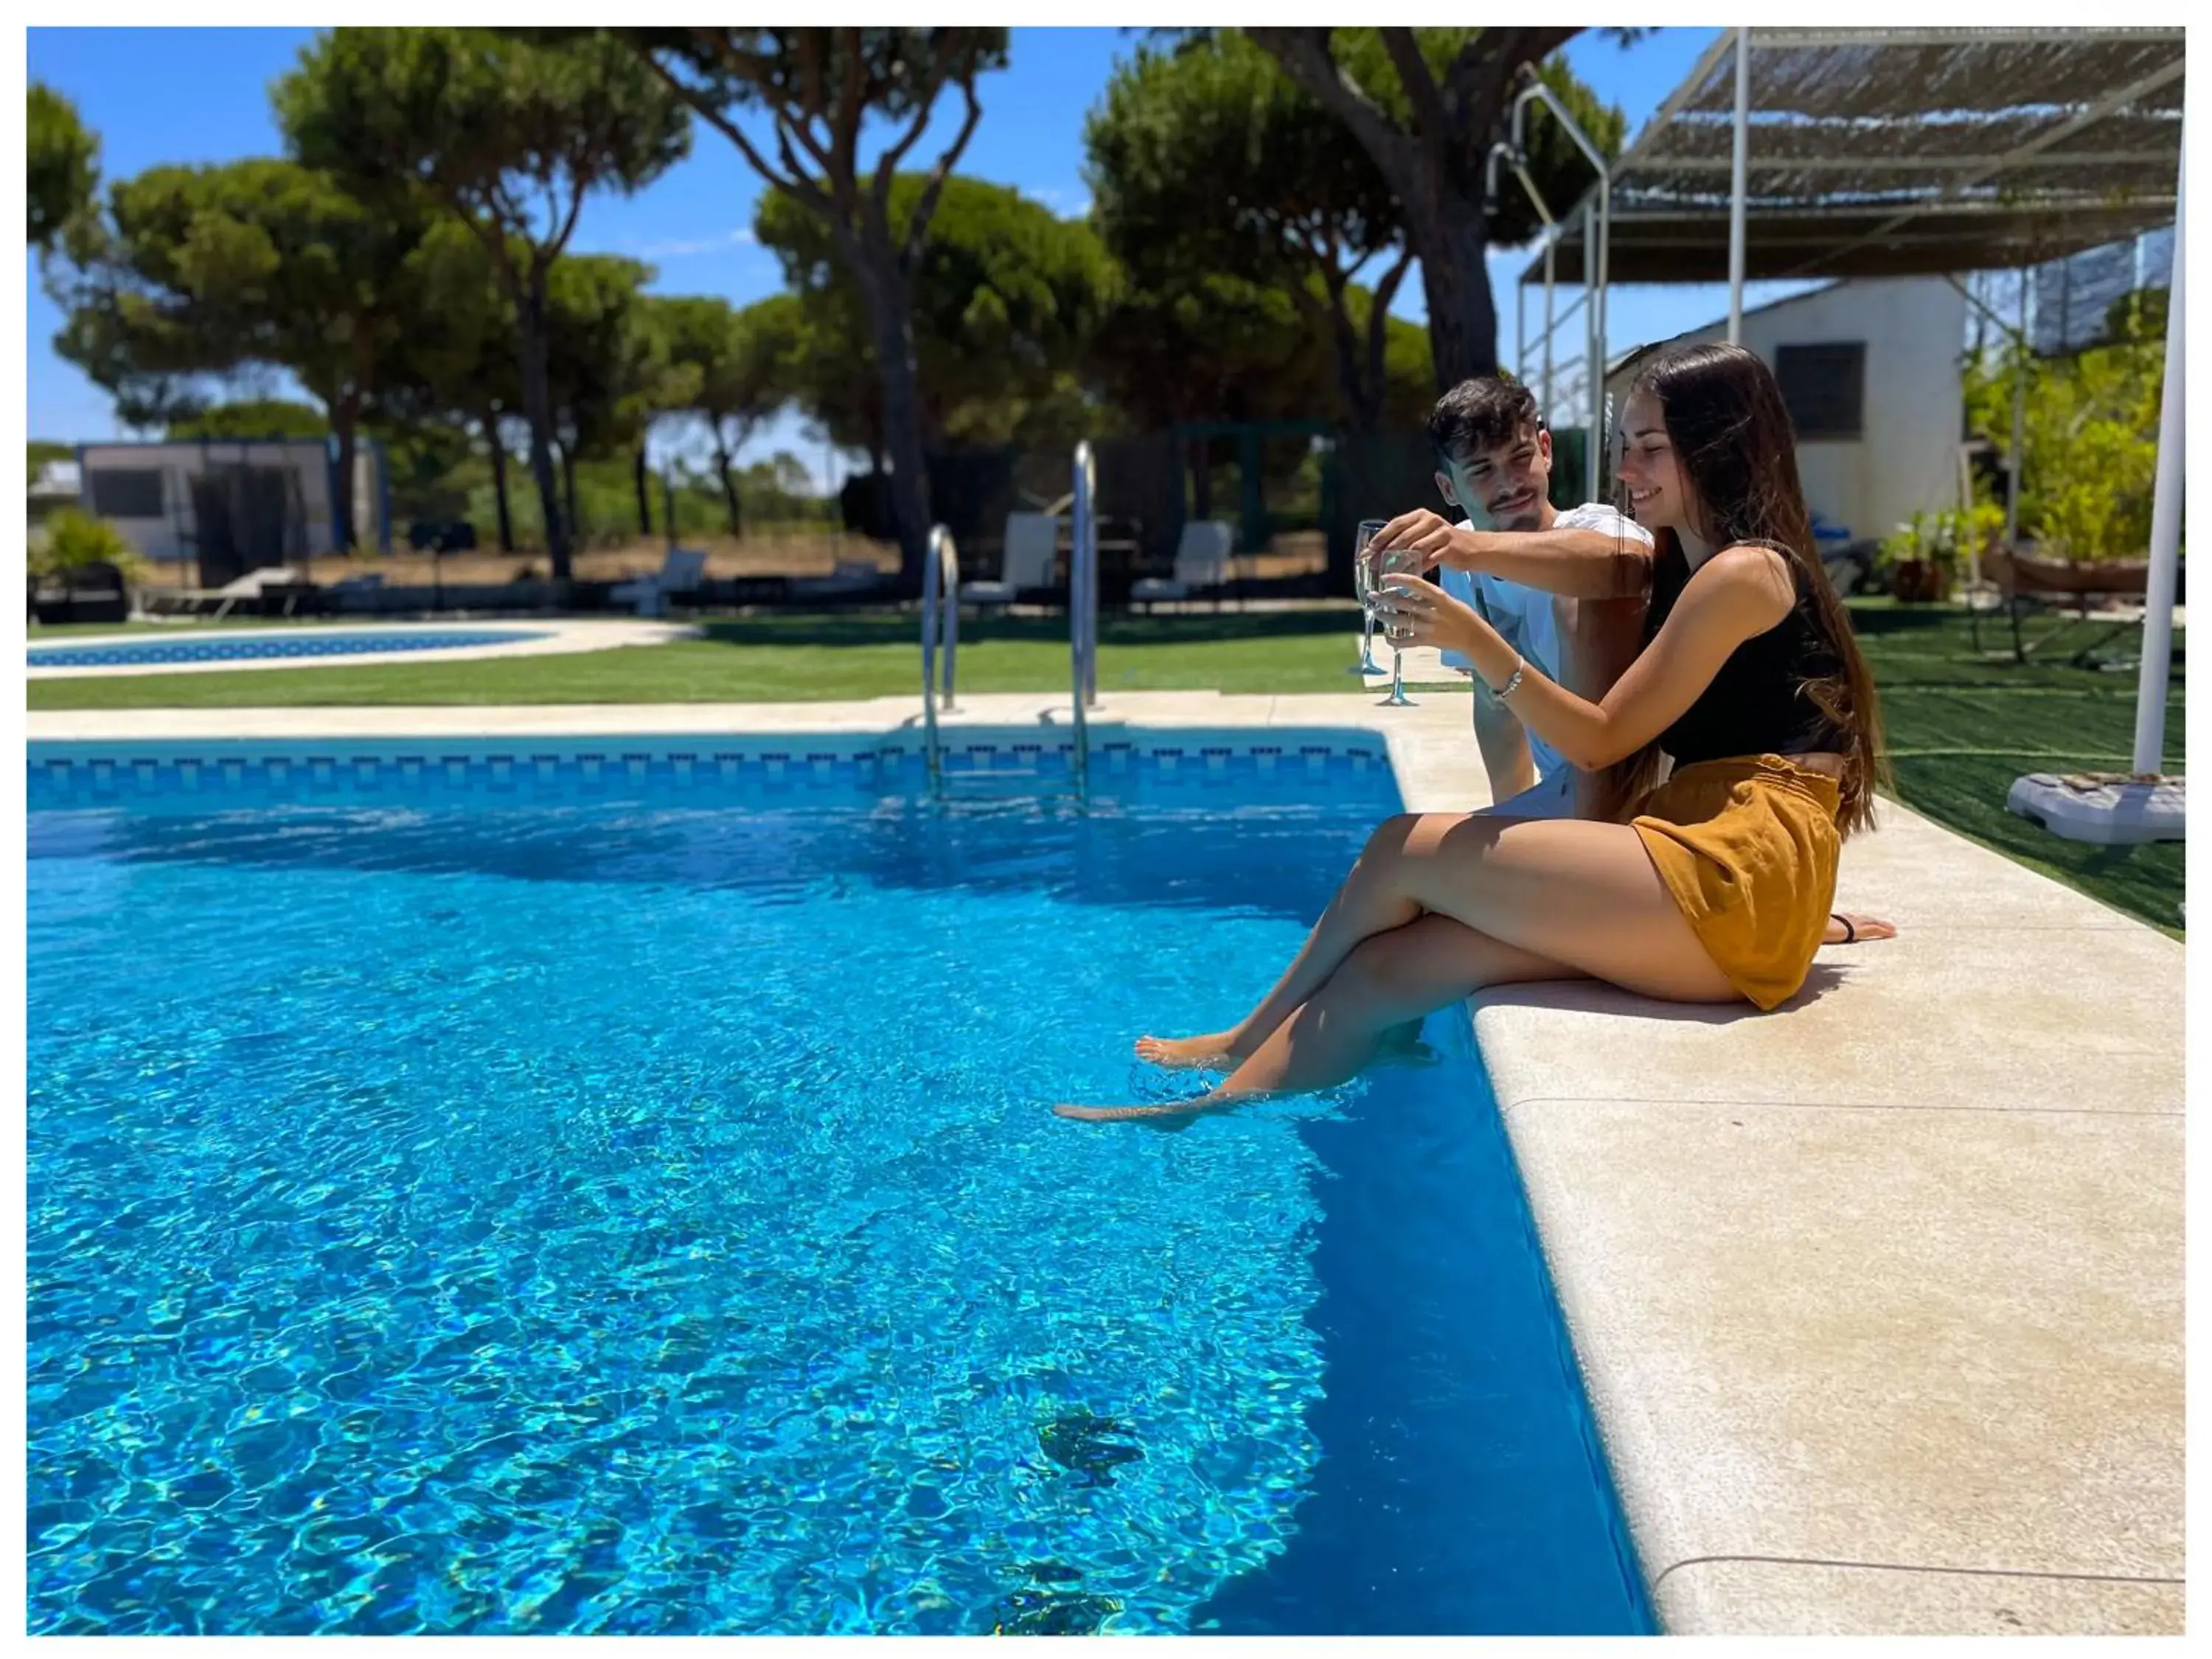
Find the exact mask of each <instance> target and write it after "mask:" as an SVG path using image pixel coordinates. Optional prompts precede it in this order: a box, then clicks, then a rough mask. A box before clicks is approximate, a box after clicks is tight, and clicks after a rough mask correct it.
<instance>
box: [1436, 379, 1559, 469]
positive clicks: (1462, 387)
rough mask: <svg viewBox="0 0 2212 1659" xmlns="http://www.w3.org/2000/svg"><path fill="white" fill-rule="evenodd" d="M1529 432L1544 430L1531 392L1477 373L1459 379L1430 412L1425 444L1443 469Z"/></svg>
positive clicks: (1516, 383)
mask: <svg viewBox="0 0 2212 1659" xmlns="http://www.w3.org/2000/svg"><path fill="white" fill-rule="evenodd" d="M1531 428H1534V430H1536V431H1539V432H1541V431H1542V430H1543V428H1544V417H1543V416H1542V414H1541V412H1539V410H1537V408H1536V395H1535V393H1534V392H1531V391H1529V390H1528V387H1527V386H1522V384H1521V383H1520V382H1519V381H1518V380H1507V379H1505V378H1504V376H1503V375H1498V374H1478V375H1476V376H1474V379H1472V380H1462V381H1461V382H1460V383H1459V384H1458V385H1457V386H1454V387H1453V388H1452V389H1451V390H1450V391H1449V392H1445V393H1444V395H1443V397H1441V398H1437V406H1436V407H1435V408H1434V409H1433V410H1430V411H1429V442H1430V443H1431V444H1432V445H1434V446H1435V447H1436V452H1437V461H1438V463H1439V464H1440V465H1443V466H1444V467H1446V468H1449V467H1451V466H1453V465H1456V464H1457V463H1459V462H1461V461H1464V460H1468V459H1472V458H1473V457H1474V456H1476V455H1479V454H1480V453H1482V452H1483V451H1484V450H1486V449H1495V448H1497V447H1498V446H1499V445H1501V444H1510V443H1511V442H1512V441H1514V440H1515V439H1516V438H1517V437H1519V436H1520V435H1522V433H1523V432H1526V431H1528V430H1530V429H1531Z"/></svg>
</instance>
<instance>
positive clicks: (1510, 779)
mask: <svg viewBox="0 0 2212 1659" xmlns="http://www.w3.org/2000/svg"><path fill="white" fill-rule="evenodd" d="M1474 744H1475V747H1476V748H1478V749H1480V750H1482V769H1483V770H1484V771H1486V772H1487V773H1488V774H1489V775H1490V801H1491V805H1493V806H1494V805H1497V804H1498V802H1499V801H1503V800H1510V799H1513V797H1514V796H1516V795H1517V794H1519V793H1521V792H1522V790H1523V789H1529V788H1533V787H1535V782H1536V763H1535V760H1534V757H1532V756H1531V755H1530V754H1529V752H1528V731H1527V729H1526V728H1525V727H1523V726H1522V724H1521V722H1520V720H1518V719H1517V718H1516V717H1515V715H1514V713H1513V711H1512V710H1511V709H1510V708H1507V707H1506V706H1505V705H1504V703H1502V702H1498V699H1497V698H1496V697H1494V696H1492V695H1491V690H1490V688H1489V687H1488V686H1486V685H1485V684H1483V683H1482V677H1481V676H1480V675H1479V674H1478V675H1476V676H1474Z"/></svg>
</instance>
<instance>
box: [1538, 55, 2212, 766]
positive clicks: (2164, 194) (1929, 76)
mask: <svg viewBox="0 0 2212 1659" xmlns="http://www.w3.org/2000/svg"><path fill="white" fill-rule="evenodd" d="M1754 53H1757V54H1760V55H1761V62H1762V64H1764V65H1765V66H1766V68H1765V70H1764V71H1763V74H1762V76H1761V78H1762V81H1763V82H1764V84H1765V88H1766V93H1767V97H1766V100H1765V103H1764V104H1763V105H1761V106H1759V108H1758V110H1757V114H1758V115H1759V117H1761V118H1760V119H1754V106H1753V96H1752V90H1753V54H1754ZM2185 68H2186V60H2185V55H2184V36H2183V31H2182V30H2180V29H2178V28H1995V29H1987V28H1929V29H1873V28H1862V29H1850V28H1840V29H1793V28H1739V29H1731V30H1729V31H1726V32H1724V33H1723V34H1722V35H1721V36H1720V37H1719V38H1718V39H1717V40H1715V41H1714V42H1713V44H1712V46H1711V47H1710V48H1708V49H1707V51H1706V52H1705V54H1704V56H1703V57H1701V58H1699V61H1698V63H1697V64H1696V66H1695V67H1694V68H1693V69H1692V70H1691V72H1690V74H1689V76H1688V77H1687V78H1686V79H1685V80H1684V81H1683V82H1682V83H1681V84H1680V86H1678V87H1677V88H1675V89H1674V92H1673V93H1672V94H1669V95H1668V98H1667V100H1666V101H1665V102H1664V103H1663V104H1662V105H1661V106H1660V108H1659V111H1658V112H1657V114H1656V115H1655V116H1653V118H1651V120H1650V123H1649V124H1648V125H1646V126H1645V127H1644V131H1642V132H1641V133H1639V134H1638V137H1637V139H1636V142H1635V143H1633V144H1632V145H1631V146H1630V147H1629V149H1627V151H1626V153H1625V154H1623V155H1621V156H1620V159H1619V160H1618V161H1615V162H1614V163H1613V167H1612V169H1611V171H1610V173H1609V174H1604V175H1601V188H1602V190H1603V191H1604V195H1605V204H1606V207H1607V210H1608V211H1607V222H1606V224H1605V226H1604V228H1603V229H1602V230H1601V231H1599V230H1596V229H1595V228H1594V227H1593V228H1590V229H1588V230H1585V231H1583V234H1580V235H1577V216H1578V214H1582V213H1585V212H1586V210H1587V209H1588V208H1589V205H1590V203H1591V200H1592V197H1593V196H1594V195H1595V189H1594V190H1593V191H1592V192H1591V193H1590V194H1589V195H1586V196H1585V197H1584V198H1583V202H1582V203H1580V204H1577V209H1576V210H1571V211H1570V212H1569V213H1568V214H1566V215H1565V216H1562V217H1560V218H1559V220H1557V221H1554V220H1553V218H1552V217H1551V216H1549V215H1548V214H1547V215H1546V216H1545V222H1546V227H1547V228H1546V234H1545V237H1544V242H1543V247H1542V249H1541V253H1540V254H1539V256H1538V257H1537V258H1535V259H1534V260H1532V261H1531V262H1530V264H1528V266H1527V267H1526V268H1525V269H1524V270H1522V275H1521V281H1520V283H1519V284H1518V285H1517V286H1518V287H1519V289H1521V291H1522V295H1523V299H1524V304H1525V295H1526V291H1527V289H1528V288H1530V287H1533V286H1534V285H1535V284H1537V283H1541V284H1542V285H1543V288H1544V290H1545V310H1546V314H1547V318H1548V317H1549V316H1550V314H1551V312H1552V307H1553V289H1554V287H1555V285H1556V284H1557V283H1559V282H1560V281H1563V280H1565V281H1574V282H1577V283H1583V284H1584V288H1585V295H1593V294H1595V295H1600V296H1601V295H1602V292H1603V290H1604V289H1605V288H1606V286H1607V284H1609V283H1615V282H1650V283H1686V282H1709V281H1711V280H1714V279H1715V278H1716V277H1717V276H1719V275H1720V270H1718V269H1717V266H1718V265H1719V256H1720V254H1721V252H1722V250H1723V246H1724V247H1725V250H1726V266H1725V270H1726V275H1727V279H1728V282H1729V322H1728V337H1729V339H1730V340H1731V341H1734V340H1735V339H1737V338H1738V337H1739V335H1740V334H1741V328H1742V319H1743V284H1744V282H1745V279H1746V277H1747V276H1754V277H1759V278H1790V277H1801V278H1802V277H1807V276H1834V277H1838V278H1841V277H1848V276H1953V277H1955V275H1956V273H1958V272H1960V271H1961V270H2000V269H2013V268H2025V267H2028V266H2033V265H2037V264H2044V263H2045V262H2047V261H2049V260H2051V259H2056V258H2063V257H2064V256H2066V255H2068V254H2071V253H2076V252H2081V251H2083V250H2084V249H2087V248H2093V247H2099V246H2105V245H2106V244H2108V243H2111V242H2114V241H2118V240H2123V239H2124V238H2126V237H2128V236H2130V235H2135V234H2142V232H2145V231H2148V230H2154V229H2157V228H2160V227H2162V226H2164V225H2165V224H2166V223H2167V222H2169V221H2170V222H2172V225H2173V229H2174V239H2173V269H2172V289H2171V294H2172V297H2171V299H2170V301H2168V309H2167V319H2166V386H2165V396H2164V402H2163V405H2162V408H2161V410H2160V426H2159V441H2158V470H2157V476H2156V481H2155V483H2154V487H2153V511H2152V523H2151V545H2150V573H2149V580H2148V593H2147V595H2146V600H2145V627H2144V640H2143V653H2142V675H2141V678H2140V680H2139V682H2138V685H2137V693H2136V748H2135V754H2134V763H2135V770H2136V773H2137V774H2138V775H2152V774H2155V773H2156V772H2157V770H2158V768H2159V765H2160V762H2161V760H2162V758H2163V752H2164V751H2163V743H2164V734H2165V717H2166V678H2167V673H2168V671H2169V669H2170V667H2171V663H2172V607H2173V594H2174V590H2175V586H2176V577H2177V574H2178V568H2179V541H2180V518H2181V477H2182V467H2183V458H2182V453H2181V446H2182V437H2183V424H2184V409H2185V398H2184V396H2183V390H2184V388H2183V384H2182V377H2183V365H2184V359H2185V338H2186V337H2185V316H2184V313H2185V307H2184V295H2183V293H2182V269H2183V238H2184V221H2185V212H2184V202H2183V195H2182V185H2183V180H2184V176H2185V168H2184V164H2183V159H2182V156H2183V92H2184V84H2183V83H2184V77H2185ZM1517 108H1518V106H1516V114H1517ZM1723 117H1724V118H1725V122H1724V126H1725V136H1726V140H1727V145H1728V152H1729V153H1728V155H1726V157H1725V158H1724V159H1723V157H1722V156H1721V155H1720V153H1719V150H1720V140H1721V138H1722V137H1723ZM1723 167H1725V168H1726V169H1727V172H1728V174H1729V189H1728V191H1727V193H1726V194H1725V195H1724V196H1723V195H1722V194H1720V193H1719V192H1718V191H1717V190H1715V189H1713V188H1712V187H1711V184H1710V183H1709V182H1708V181H1711V180H1714V179H1716V178H1717V174H1718V173H1720V171H1721V170H1722V169H1723ZM1754 221H1755V222H1756V223H1757V226H1758V231H1759V240H1758V243H1757V246H1756V247H1754V246H1753V243H1752V239H1751V236H1750V234H1749V232H1750V229H1751V226H1752V223H1753V222H1754ZM1584 222H1585V223H1587V219H1585V220H1584ZM1723 224H1725V225H1726V227H1727V228H1726V231H1725V232H1724V233H1723V230H1722V226H1723ZM1723 235H1724V236H1725V241H1724V242H1723ZM1586 273H1589V274H1588V275H1587V276H1586ZM1595 304H1596V306H1597V307H1599V312H1600V314H1602V307H1603V301H1602V298H1601V297H1599V298H1597V299H1596V300H1595ZM1545 345H1546V349H1547V353H1548V350H1549V334H1548V331H1547V337H1546V341H1545ZM1525 355H1526V354H1525V348H1524V351H1523V357H1524V360H1525ZM1592 361H1593V362H1595V364H1596V365H1597V367H1596V368H1595V371H1594V373H1595V377H1596V380H1597V383H1598V384H1599V385H1602V377H1603V374H1604V364H1605V362H1606V361H1607V358H1606V356H1605V352H1604V343H1603V340H1602V337H1600V343H1599V350H1598V352H1597V354H1596V355H1595V357H1594V358H1593V360H1592ZM2018 424H2019V422H2018V415H2017V411H2015V446H2014V450H2015V460H2014V465H2015V469H2016V468H2017V465H2018V448H2019V445H2018ZM2017 491H2018V484H2017V472H2016V471H2015V485H2014V494H2015V496H2016V495H2017Z"/></svg>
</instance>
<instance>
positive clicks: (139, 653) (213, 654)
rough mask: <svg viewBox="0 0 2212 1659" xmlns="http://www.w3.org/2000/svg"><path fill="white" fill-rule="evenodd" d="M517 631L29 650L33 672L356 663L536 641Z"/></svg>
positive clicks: (217, 639)
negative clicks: (289, 661)
mask: <svg viewBox="0 0 2212 1659" xmlns="http://www.w3.org/2000/svg"><path fill="white" fill-rule="evenodd" d="M545 637H546V635H544V632H542V631H540V630H536V629H520V628H380V629H346V630H344V631H343V632H340V631H337V630H335V629H319V628H301V629H293V630H290V631H289V632H286V633H281V634H258V633H257V634H246V635H222V634H199V635H193V636H192V637H191V638H190V639H161V640H156V639H137V640H129V639H126V640H103V641H96V642H91V643H87V644H84V645H33V646H32V647H30V656H29V665H30V666H31V667H33V668H133V667H139V666H143V665H150V664H155V663H196V662H258V661H265V660H267V659H271V658H292V657H298V658H302V659H306V658H314V657H358V656H368V655H371V654H374V653H382V652H386V651H454V650H459V649H462V648H464V647H474V646H486V645H511V644H514V643H517V642H519V641H523V640H542V639H544V638H545Z"/></svg>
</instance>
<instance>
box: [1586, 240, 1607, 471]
mask: <svg viewBox="0 0 2212 1659" xmlns="http://www.w3.org/2000/svg"><path fill="white" fill-rule="evenodd" d="M1597 236H1598V231H1597V204H1596V203H1595V201H1593V202H1591V203H1590V204H1589V206H1587V207H1585V208H1584V209H1583V340H1584V341H1585V344H1584V346H1583V383H1584V384H1585V385H1586V386H1588V388H1589V425H1588V426H1587V427H1585V428H1583V500H1584V501H1595V500H1596V499H1597V446H1598V423H1599V422H1600V420H1601V418H1602V416H1601V413H1600V410H1599V402H1598V400H1599V399H1600V398H1602V397H1604V395H1605V346H1604V343H1603V340H1602V337H1601V335H1600V333H1599V325H1598V314H1597V313H1598V306H1599V304H1600V303H1601V301H1599V299H1598V286H1597Z"/></svg>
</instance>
